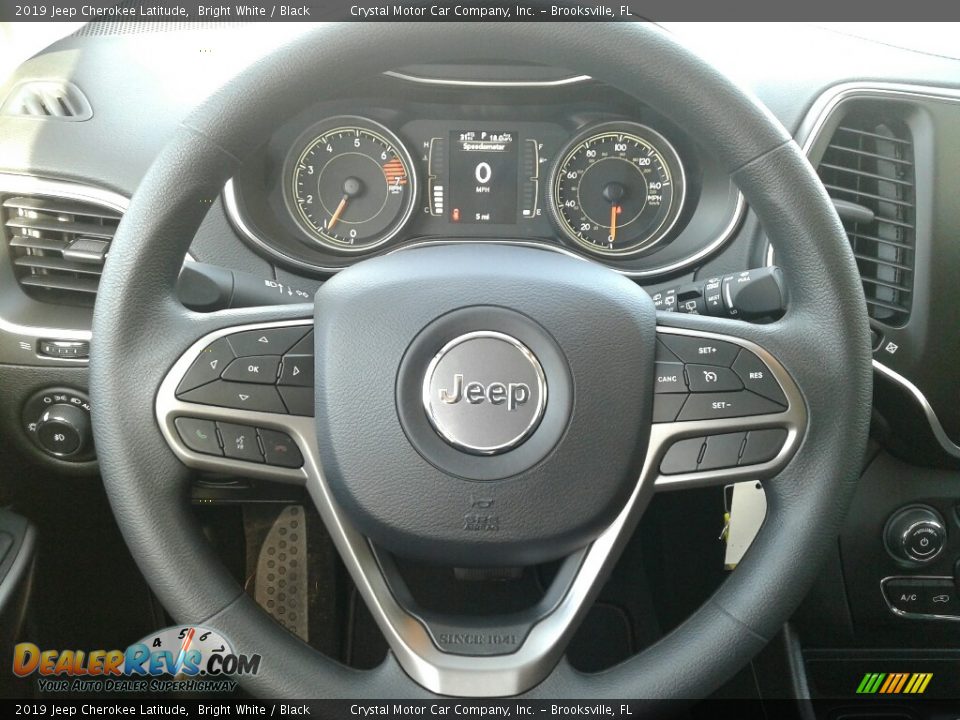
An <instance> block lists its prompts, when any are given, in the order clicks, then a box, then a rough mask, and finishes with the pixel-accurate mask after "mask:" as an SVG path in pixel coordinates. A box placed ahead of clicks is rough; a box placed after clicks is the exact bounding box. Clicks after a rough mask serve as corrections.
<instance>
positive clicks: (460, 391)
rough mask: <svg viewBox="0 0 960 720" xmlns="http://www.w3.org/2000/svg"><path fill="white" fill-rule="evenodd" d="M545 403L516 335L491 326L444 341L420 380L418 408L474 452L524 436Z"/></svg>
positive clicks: (535, 368) (538, 375)
mask: <svg viewBox="0 0 960 720" xmlns="http://www.w3.org/2000/svg"><path fill="white" fill-rule="evenodd" d="M467 378H469V380H468V379H467ZM504 378H509V380H505V379H504ZM546 401H547V383H546V378H545V376H544V373H543V368H542V367H541V365H540V361H539V360H537V358H536V357H535V356H534V354H533V353H532V352H531V351H530V349H529V348H528V347H527V346H526V345H524V344H523V343H521V342H520V341H519V340H517V339H516V338H514V337H511V336H510V335H506V334H504V333H500V332H495V331H492V330H491V331H486V330H484V331H478V332H471V333H467V334H465V335H461V336H460V337H457V338H455V339H453V340H451V341H450V342H448V343H447V344H446V345H444V346H443V347H442V348H441V349H440V351H439V352H438V353H437V354H436V356H434V358H433V360H432V361H431V362H430V365H429V366H428V367H427V372H426V373H425V375H424V378H423V408H424V411H425V412H426V414H427V418H428V419H429V420H430V424H431V425H432V426H433V428H434V430H436V432H437V434H438V435H440V437H442V438H443V439H444V440H446V441H447V442H448V443H449V444H450V445H452V446H454V447H456V448H458V449H460V450H465V451H467V452H469V453H473V454H477V455H494V454H497V453H502V452H507V451H508V450H511V449H513V448H514V447H516V446H517V445H519V444H520V443H522V442H523V441H524V440H526V439H527V437H529V436H530V434H531V433H532V432H533V431H534V430H535V429H536V428H537V425H538V424H539V423H540V419H541V418H542V417H543V411H544V408H545V407H546Z"/></svg>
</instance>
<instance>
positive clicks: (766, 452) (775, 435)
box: [740, 428, 787, 465]
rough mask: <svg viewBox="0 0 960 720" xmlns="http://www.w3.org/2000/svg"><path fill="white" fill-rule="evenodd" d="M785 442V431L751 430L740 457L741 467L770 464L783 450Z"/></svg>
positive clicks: (775, 429) (777, 429) (774, 429)
mask: <svg viewBox="0 0 960 720" xmlns="http://www.w3.org/2000/svg"><path fill="white" fill-rule="evenodd" d="M786 441H787V431H786V430H783V429H781V428H772V429H770V430H751V431H750V432H748V433H747V443H746V445H744V446H743V454H741V455H740V464H741V465H759V464H760V463H765V462H770V461H771V460H773V459H774V458H775V457H776V456H777V455H778V454H779V453H780V450H782V449H783V444H784V443H785V442H786Z"/></svg>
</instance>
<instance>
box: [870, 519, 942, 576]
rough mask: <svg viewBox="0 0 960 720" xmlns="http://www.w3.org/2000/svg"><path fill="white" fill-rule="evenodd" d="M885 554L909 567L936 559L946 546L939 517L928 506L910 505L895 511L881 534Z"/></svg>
mask: <svg viewBox="0 0 960 720" xmlns="http://www.w3.org/2000/svg"><path fill="white" fill-rule="evenodd" d="M884 541H885V543H886V546H887V551H888V552H889V553H890V554H891V555H893V557H895V558H896V559H897V560H899V561H901V562H905V563H910V564H911V565H916V564H926V563H929V562H930V561H932V560H933V559H934V558H936V557H937V556H938V555H939V554H940V552H941V551H942V550H943V547H944V545H946V542H947V528H946V524H945V523H944V521H943V518H942V517H940V513H938V512H937V511H936V510H934V509H933V508H932V507H929V506H927V505H910V506H908V507H905V508H901V509H899V510H897V512H895V513H894V514H893V515H891V516H890V519H889V520H887V526H886V529H885V530H884Z"/></svg>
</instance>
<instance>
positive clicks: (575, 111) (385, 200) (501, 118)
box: [224, 90, 743, 276]
mask: <svg viewBox="0 0 960 720" xmlns="http://www.w3.org/2000/svg"><path fill="white" fill-rule="evenodd" d="M603 92H610V91H609V90H601V91H600V93H597V92H596V90H595V91H594V92H593V93H591V95H593V96H596V95H597V94H603ZM397 104H398V105H400V107H389V108H384V107H383V106H382V104H380V103H363V102H357V103H355V104H351V105H345V104H344V103H333V104H330V106H329V110H328V109H327V108H325V107H324V106H318V107H316V108H315V109H313V111H311V112H310V113H308V114H306V115H304V116H303V117H298V118H294V119H291V120H290V121H288V123H286V124H285V126H284V127H283V128H281V129H280V130H279V131H278V132H277V133H276V135H275V137H273V138H271V140H270V141H269V142H268V143H266V144H265V145H264V147H263V148H261V149H260V150H259V151H258V152H257V153H255V156H254V158H253V160H252V161H248V162H247V163H246V164H245V165H244V167H243V168H242V169H241V171H240V173H239V174H238V175H237V176H236V177H234V178H233V180H231V181H230V183H228V185H227V187H226V188H225V192H224V200H225V207H226V210H227V214H228V216H229V217H230V219H231V221H232V222H233V224H234V226H235V227H236V228H237V229H238V230H239V231H240V232H241V234H242V235H243V236H244V237H245V238H246V239H247V240H249V241H250V242H251V243H252V244H254V245H255V246H257V247H258V248H259V249H260V250H261V251H263V252H265V253H267V254H269V255H272V256H273V257H274V258H276V259H279V260H281V261H282V262H283V263H284V264H287V265H290V266H292V267H293V268H295V269H299V270H301V271H307V272H309V273H310V274H328V273H331V272H335V271H337V270H339V269H342V268H343V267H346V266H348V265H350V264H351V263H353V262H356V261H357V260H359V259H362V258H365V257H369V256H371V255H374V254H377V253H380V252H389V251H391V250H393V249H396V248H399V247H402V246H405V245H411V244H421V243H425V242H450V241H466V240H470V241H484V240H488V241H501V242H502V241H514V242H522V243H525V244H542V245H549V246H552V247H554V248H558V249H563V250H565V251H568V252H573V253H576V254H580V255H583V256H585V257H591V258H593V259H596V260H598V261H600V262H603V263H605V264H608V265H610V266H612V267H614V268H616V269H618V270H621V271H622V272H625V273H626V274H629V275H635V276H650V275H657V274H665V273H668V272H672V271H675V270H677V269H680V268H681V267H685V266H686V265H688V264H692V263H693V262H695V261H696V260H699V259H700V258H702V257H704V256H705V255H707V254H709V253H710V252H712V251H713V250H715V249H717V248H718V247H720V245H722V244H723V242H724V241H725V240H726V239H727V238H729V237H730V235H731V234H732V232H733V231H734V230H735V229H736V226H737V223H738V222H739V220H740V219H741V216H742V213H743V199H742V196H741V195H740V193H739V191H738V190H737V189H736V188H735V187H734V186H733V184H732V183H731V182H730V180H729V177H727V176H726V175H725V174H724V173H723V172H722V171H721V170H720V169H719V167H717V165H716V164H715V163H714V161H713V159H712V157H711V155H710V153H709V152H706V151H705V150H704V149H703V148H700V147H699V146H697V145H696V144H694V143H693V142H691V141H690V140H689V139H688V138H686V136H685V134H684V133H683V131H682V129H680V128H678V127H676V126H675V125H673V124H672V123H670V121H669V120H668V119H666V118H663V117H661V116H659V115H657V114H655V113H653V111H651V110H649V109H648V108H644V107H636V108H629V107H625V108H623V109H622V111H621V112H616V113H611V112H609V111H607V112H604V111H603V109H602V108H601V107H598V104H597V103H596V101H592V102H591V101H587V100H584V101H581V102H574V103H571V104H565V105H564V106H563V109H562V111H559V112H558V107H557V106H550V105H547V104H535V103H533V102H532V101H531V100H530V99H529V98H528V100H527V104H526V105H521V106H518V105H510V104H501V105H494V106H483V107H479V106H478V107H476V108H473V109H471V108H470V107H469V106H468V105H464V104H461V103H457V104H454V103H447V104H439V103H430V104H418V103H415V102H409V103H403V102H402V101H399V100H398V103H397ZM404 104H406V105H407V107H403V106H404ZM345 107H346V108H349V110H348V111H347V112H343V111H341V112H337V111H338V110H341V108H345ZM426 113H430V116H427V115H426Z"/></svg>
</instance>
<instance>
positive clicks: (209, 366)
mask: <svg viewBox="0 0 960 720" xmlns="http://www.w3.org/2000/svg"><path fill="white" fill-rule="evenodd" d="M233 358H234V354H233V350H232V349H231V348H230V343H229V342H227V339H226V338H225V337H223V338H220V339H219V340H214V341H213V342H212V343H210V344H209V345H207V347H205V348H204V349H203V351H202V352H201V353H200V355H199V357H197V359H196V360H194V361H193V365H191V366H190V369H189V370H187V373H186V375H184V376H183V379H182V380H181V381H180V385H178V386H177V395H178V396H179V395H181V394H182V393H185V392H187V391H188V390H193V389H194V388H196V387H200V386H201V385H206V384H207V383H208V382H213V381H214V380H216V379H217V378H218V377H220V373H222V372H223V371H224V369H225V368H226V367H227V365H229V364H230V363H231V362H232V361H233Z"/></svg>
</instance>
